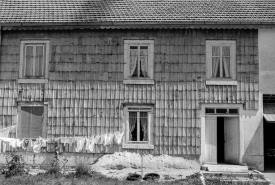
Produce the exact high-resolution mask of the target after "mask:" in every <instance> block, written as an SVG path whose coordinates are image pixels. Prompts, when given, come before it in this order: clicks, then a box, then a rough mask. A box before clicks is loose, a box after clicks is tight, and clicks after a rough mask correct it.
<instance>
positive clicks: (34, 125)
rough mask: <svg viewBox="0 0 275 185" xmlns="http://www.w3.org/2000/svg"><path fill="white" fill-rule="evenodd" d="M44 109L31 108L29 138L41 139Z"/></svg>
mask: <svg viewBox="0 0 275 185" xmlns="http://www.w3.org/2000/svg"><path fill="white" fill-rule="evenodd" d="M43 113H44V107H32V121H31V128H30V137H31V138H38V137H39V136H40V137H42V128H43Z"/></svg>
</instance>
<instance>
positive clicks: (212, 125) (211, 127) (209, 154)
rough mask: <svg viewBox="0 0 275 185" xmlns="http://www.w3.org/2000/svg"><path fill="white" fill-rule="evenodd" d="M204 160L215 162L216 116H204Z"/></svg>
mask: <svg viewBox="0 0 275 185" xmlns="http://www.w3.org/2000/svg"><path fill="white" fill-rule="evenodd" d="M205 162H207V163H217V117H210V116H209V117H205Z"/></svg>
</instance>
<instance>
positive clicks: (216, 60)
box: [212, 57, 220, 77]
mask: <svg viewBox="0 0 275 185" xmlns="http://www.w3.org/2000/svg"><path fill="white" fill-rule="evenodd" d="M212 76H213V77H220V57H213V58H212Z"/></svg>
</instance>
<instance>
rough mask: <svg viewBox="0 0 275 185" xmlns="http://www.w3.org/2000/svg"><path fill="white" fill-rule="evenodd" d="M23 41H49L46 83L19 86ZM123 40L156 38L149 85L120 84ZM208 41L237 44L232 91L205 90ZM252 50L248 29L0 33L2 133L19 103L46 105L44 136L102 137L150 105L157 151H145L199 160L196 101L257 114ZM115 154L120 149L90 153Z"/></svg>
mask: <svg viewBox="0 0 275 185" xmlns="http://www.w3.org/2000/svg"><path fill="white" fill-rule="evenodd" d="M21 39H49V40H50V64H49V83H48V84H18V83H17V79H18V70H19V54H20V53H19V51H20V40H21ZM124 39H154V41H155V55H154V56H155V57H154V80H155V84H154V85H124V84H123V83H122V82H123V40H124ZM207 39H220V40H236V48H237V51H236V55H237V56H236V60H237V85H224V86H223V85H207V86H206V85H205V80H206V61H205V43H206V40H207ZM257 45H258V36H257V30H248V29H247V30H245V29H243V30H242V29H240V30H237V29H230V30H229V29H228V30H226V29H219V30H218V29H181V30H176V29H175V30H157V29H154V30H135V31H134V30H88V29H87V30H52V31H42V30H36V31H35V30H32V31H31V30H25V31H23V30H18V31H16V30H8V31H2V54H1V63H0V80H1V83H0V128H4V127H7V126H10V125H13V124H17V123H18V120H17V112H18V109H17V106H18V102H31V101H38V102H47V103H48V115H47V117H48V121H47V137H49V138H51V137H59V136H89V135H91V134H104V133H106V132H113V131H118V130H121V129H122V124H123V123H122V122H123V107H122V103H152V104H154V122H153V124H154V125H153V128H154V131H153V132H154V141H153V143H154V146H155V147H154V150H144V151H143V152H144V153H151V154H155V155H158V154H170V155H180V156H186V157H193V158H198V157H199V156H200V154H201V117H200V114H201V106H200V104H201V103H210V104H212V103H223V104H234V103H238V104H243V106H244V110H247V111H253V110H258V107H259V103H258V101H259V88H258V86H259V77H258V76H259V75H258V47H257ZM11 136H13V137H15V133H13V134H12V135H11ZM53 150H54V147H53V144H49V145H48V146H47V151H48V152H52V151H53ZM62 150H63V151H64V152H68V153H70V152H74V147H69V146H66V147H64V148H63V149H62ZM114 151H122V148H121V146H116V145H114V146H112V147H109V146H108V147H103V146H97V147H96V151H95V153H98V154H100V153H113V152H114ZM128 151H134V152H135V151H137V150H128ZM83 153H86V151H85V150H83Z"/></svg>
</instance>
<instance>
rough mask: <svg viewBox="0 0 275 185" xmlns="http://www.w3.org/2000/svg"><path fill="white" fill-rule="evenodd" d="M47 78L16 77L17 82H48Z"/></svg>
mask: <svg viewBox="0 0 275 185" xmlns="http://www.w3.org/2000/svg"><path fill="white" fill-rule="evenodd" d="M48 82H49V80H48V79H18V83H41V84H42V83H44V84H46V83H48Z"/></svg>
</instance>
